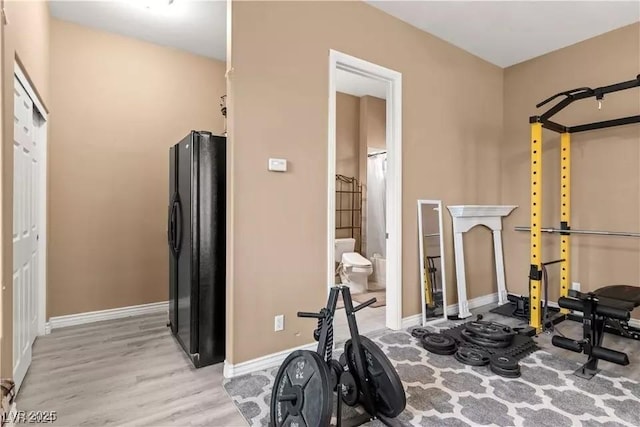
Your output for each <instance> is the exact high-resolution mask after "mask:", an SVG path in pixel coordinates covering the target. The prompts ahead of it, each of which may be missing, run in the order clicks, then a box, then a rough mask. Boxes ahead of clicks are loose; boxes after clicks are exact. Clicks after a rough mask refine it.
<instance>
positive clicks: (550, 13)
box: [367, 0, 640, 67]
mask: <svg viewBox="0 0 640 427" xmlns="http://www.w3.org/2000/svg"><path fill="white" fill-rule="evenodd" d="M367 3H369V4H370V5H372V6H374V7H376V8H378V9H380V10H382V11H384V12H386V13H388V14H390V15H393V16H395V17H396V18H399V19H401V20H403V21H405V22H407V23H409V24H411V25H413V26H415V27H417V28H419V29H421V30H424V31H426V32H428V33H431V34H433V35H435V36H436V37H439V38H441V39H443V40H445V41H448V42H449V43H451V44H453V45H455V46H458V47H460V48H462V49H464V50H466V51H468V52H470V53H472V54H474V55H476V56H479V57H480V58H483V59H485V60H486V61H489V62H491V63H493V64H495V65H498V66H500V67H508V66H511V65H514V64H517V63H519V62H522V61H526V60H528V59H531V58H535V57H537V56H540V55H544V54H546V53H549V52H552V51H554V50H557V49H560V48H563V47H566V46H569V45H572V44H575V43H577V42H580V41H583V40H586V39H589V38H591V37H595V36H597V35H600V34H603V33H606V32H608V31H611V30H614V29H616V28H620V27H624V26H626V25H629V24H632V23H634V22H638V21H640V1H638V0H633V1H377V0H374V1H371V0H369V1H367Z"/></svg>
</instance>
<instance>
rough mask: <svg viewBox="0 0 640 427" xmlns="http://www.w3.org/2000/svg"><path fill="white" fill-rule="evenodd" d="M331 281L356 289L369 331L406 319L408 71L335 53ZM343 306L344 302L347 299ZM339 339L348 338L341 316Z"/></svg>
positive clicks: (332, 73) (331, 73)
mask: <svg viewBox="0 0 640 427" xmlns="http://www.w3.org/2000/svg"><path fill="white" fill-rule="evenodd" d="M329 62H330V64H329V65H330V66H329V144H328V146H329V155H328V159H329V161H328V170H329V174H328V175H329V182H328V189H329V190H328V230H327V235H328V242H327V247H328V260H329V262H328V268H327V274H328V283H329V286H333V285H335V284H342V285H345V286H348V287H349V288H350V290H351V294H352V298H353V300H354V304H357V303H362V302H365V301H367V300H369V299H371V298H376V300H377V302H376V303H375V304H373V305H371V306H369V307H367V308H365V309H363V310H362V311H360V312H358V315H357V320H358V326H359V330H360V332H361V333H363V334H367V333H370V332H373V331H375V330H381V329H384V328H390V329H400V328H401V325H402V280H401V278H402V277H401V259H402V254H401V237H402V236H401V231H402V226H401V225H402V224H401V217H402V216H401V188H402V186H401V176H402V173H401V171H402V160H401V159H402V156H401V128H400V123H401V78H402V76H401V74H400V73H398V72H396V71H393V70H389V69H387V68H384V67H381V66H379V65H376V64H373V63H370V62H367V61H364V60H361V59H358V58H355V57H352V56H349V55H345V54H343V53H340V52H336V51H331V52H330V61H329ZM338 307H339V308H340V307H341V302H340V303H339V305H338ZM334 325H335V332H334V334H335V337H336V341H339V340H341V339H346V338H348V334H349V331H348V328H347V326H346V316H343V315H340V314H339V313H338V314H337V315H336V318H335V323H334Z"/></svg>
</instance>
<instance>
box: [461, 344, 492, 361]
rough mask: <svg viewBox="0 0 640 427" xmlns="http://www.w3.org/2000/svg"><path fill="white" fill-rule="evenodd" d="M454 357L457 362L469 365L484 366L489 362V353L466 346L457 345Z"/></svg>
mask: <svg viewBox="0 0 640 427" xmlns="http://www.w3.org/2000/svg"><path fill="white" fill-rule="evenodd" d="M455 358H456V359H457V360H458V362H460V363H464V364H465V365H471V366H485V365H487V364H488V363H489V353H487V352H486V351H484V350H479V349H476V348H473V347H468V346H460V347H458V351H456V354H455Z"/></svg>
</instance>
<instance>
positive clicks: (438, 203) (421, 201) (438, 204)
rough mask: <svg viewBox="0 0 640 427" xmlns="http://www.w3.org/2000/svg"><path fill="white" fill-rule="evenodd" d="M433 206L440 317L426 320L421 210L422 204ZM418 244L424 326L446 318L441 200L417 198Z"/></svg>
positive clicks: (445, 273)
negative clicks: (438, 237) (438, 259)
mask: <svg viewBox="0 0 640 427" xmlns="http://www.w3.org/2000/svg"><path fill="white" fill-rule="evenodd" d="M428 205H431V206H434V205H435V206H434V207H433V209H434V210H436V211H437V212H438V226H439V227H440V267H441V270H442V272H441V275H442V305H443V307H442V317H434V318H432V319H429V320H428V321H427V309H426V306H425V302H424V301H425V289H424V273H425V265H424V256H425V254H424V233H423V229H422V212H423V207H424V206H428ZM418 245H419V253H420V263H419V264H420V276H419V278H418V281H419V283H420V302H421V307H422V326H425V325H427V324H429V323H434V322H439V321H442V320H447V319H448V316H447V269H446V263H445V255H444V227H443V224H442V200H428V199H419V200H418Z"/></svg>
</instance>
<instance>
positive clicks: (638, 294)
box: [593, 285, 640, 340]
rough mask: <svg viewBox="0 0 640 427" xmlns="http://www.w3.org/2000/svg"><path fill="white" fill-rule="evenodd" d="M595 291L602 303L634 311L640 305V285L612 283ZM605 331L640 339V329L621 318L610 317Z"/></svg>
mask: <svg viewBox="0 0 640 427" xmlns="http://www.w3.org/2000/svg"><path fill="white" fill-rule="evenodd" d="M593 293H594V294H595V295H596V296H597V297H598V299H599V300H600V302H601V303H602V304H604V305H606V306H608V307H614V308H619V309H621V310H626V311H633V309H634V308H636V307H638V306H640V286H629V285H611V286H605V287H603V288H600V289H596V290H595V291H593ZM605 332H609V333H612V334H616V335H620V336H623V337H625V338H631V339H634V340H640V330H638V329H636V328H634V327H632V326H629V322H628V321H623V320H620V319H608V320H607V323H606V325H605Z"/></svg>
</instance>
